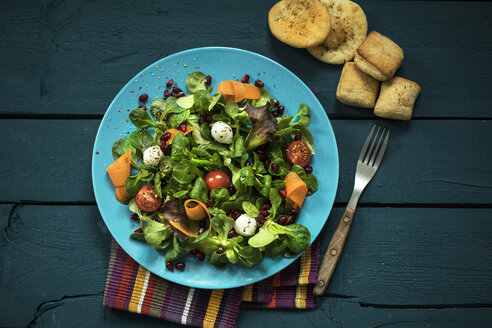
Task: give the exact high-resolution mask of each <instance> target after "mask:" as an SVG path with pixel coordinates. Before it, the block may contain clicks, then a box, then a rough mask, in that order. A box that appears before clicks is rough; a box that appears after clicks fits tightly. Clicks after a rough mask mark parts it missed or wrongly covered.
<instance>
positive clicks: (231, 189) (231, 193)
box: [227, 186, 236, 196]
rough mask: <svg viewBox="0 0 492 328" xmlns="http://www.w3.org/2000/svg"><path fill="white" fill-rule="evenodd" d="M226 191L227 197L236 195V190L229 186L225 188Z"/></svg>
mask: <svg viewBox="0 0 492 328" xmlns="http://www.w3.org/2000/svg"><path fill="white" fill-rule="evenodd" d="M227 191H228V192H229V195H231V196H232V195H234V194H235V193H236V188H234V187H232V186H231V187H229V188H227Z"/></svg>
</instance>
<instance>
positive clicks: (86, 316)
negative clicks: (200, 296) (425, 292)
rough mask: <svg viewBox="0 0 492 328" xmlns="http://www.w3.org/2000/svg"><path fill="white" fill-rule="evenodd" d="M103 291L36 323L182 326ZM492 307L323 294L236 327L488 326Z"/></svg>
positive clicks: (58, 306) (64, 304) (244, 318)
mask: <svg viewBox="0 0 492 328" xmlns="http://www.w3.org/2000/svg"><path fill="white" fill-rule="evenodd" d="M101 304H102V296H89V297H77V298H70V299H65V300H63V301H60V302H54V303H51V304H47V305H46V306H44V307H42V308H41V313H42V314H41V316H40V317H39V319H38V320H37V321H36V325H35V327H55V326H61V327H67V326H73V327H80V326H88V327H140V326H142V327H143V326H145V327H185V326H183V325H180V324H176V323H171V322H169V321H165V320H162V319H157V318H153V317H149V316H146V315H139V314H135V313H130V312H125V311H120V310H114V309H108V308H103V307H102V306H101ZM491 320H492V309H491V308H447V309H380V308H368V307H361V306H360V304H359V303H358V302H357V300H353V299H339V298H324V299H321V300H320V301H319V302H318V308H317V309H316V310H309V311H306V310H296V311H292V310H285V309H284V310H280V309H265V310H253V309H241V310H240V312H239V317H238V321H237V327H264V328H270V327H272V328H273V327H283V326H286V327H333V328H341V327H343V328H359V327H374V328H376V327H395V328H419V327H446V328H454V327H477V328H479V327H484V328H485V327H489V326H490V321H491Z"/></svg>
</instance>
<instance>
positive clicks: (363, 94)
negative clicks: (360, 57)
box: [336, 62, 381, 108]
mask: <svg viewBox="0 0 492 328" xmlns="http://www.w3.org/2000/svg"><path fill="white" fill-rule="evenodd" d="M380 83H381V82H379V81H378V80H376V79H373V78H372V77H371V76H369V75H367V74H365V73H363V72H361V71H360V70H359V69H358V68H357V67H356V66H355V64H354V63H353V62H348V63H345V65H343V69H342V75H341V76H340V81H339V82H338V87H337V95H336V97H337V99H338V100H339V101H341V102H342V103H344V104H346V105H349V106H355V107H364V108H374V105H375V104H376V99H377V98H378V92H379V85H380Z"/></svg>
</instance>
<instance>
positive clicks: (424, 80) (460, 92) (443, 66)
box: [0, 0, 492, 118]
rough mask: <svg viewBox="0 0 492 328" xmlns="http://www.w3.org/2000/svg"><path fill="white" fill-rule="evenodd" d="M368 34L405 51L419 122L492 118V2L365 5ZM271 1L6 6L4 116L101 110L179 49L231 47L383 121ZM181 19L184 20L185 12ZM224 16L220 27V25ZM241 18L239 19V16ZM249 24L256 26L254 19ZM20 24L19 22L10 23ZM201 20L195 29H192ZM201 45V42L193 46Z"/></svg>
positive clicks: (349, 112)
mask: <svg viewBox="0 0 492 328" xmlns="http://www.w3.org/2000/svg"><path fill="white" fill-rule="evenodd" d="M360 4H361V6H362V7H363V9H364V10H365V12H366V14H367V18H368V22H369V30H378V31H380V32H381V33H383V34H386V35H388V36H389V37H391V38H393V39H394V40H395V41H396V42H397V43H398V44H399V45H400V46H401V47H402V48H403V49H404V50H405V53H406V58H405V60H404V63H403V66H402V68H401V69H400V71H399V72H398V74H400V75H402V76H404V77H407V78H409V79H412V80H415V81H417V82H418V83H419V84H420V85H421V86H422V93H421V95H420V97H419V99H418V101H417V104H416V108H415V115H414V117H481V118H483V117H488V118H490V111H489V108H490V105H491V104H492V95H491V93H490V92H489V90H488V86H489V80H488V77H489V76H490V74H491V73H492V34H490V33H481V32H480V31H487V30H488V28H489V23H490V17H489V14H488V13H489V12H490V11H491V9H492V3H490V2H466V1H453V2H445V1H425V2H417V3H416V2H414V1H391V2H389V1H360ZM271 6H272V2H268V1H260V2H258V3H257V4H255V5H254V6H251V5H249V4H248V3H247V2H235V3H234V5H228V6H224V5H223V2H221V1H207V2H198V3H197V2H196V1H191V0H186V1H177V2H174V3H172V4H166V5H165V6H164V5H162V4H161V3H160V2H158V1H155V2H150V3H146V4H142V5H135V4H133V3H131V2H125V3H121V2H116V1H115V2H104V3H102V2H97V1H96V2H88V1H76V2H73V1H68V2H62V3H58V2H55V3H53V2H49V1H48V0H44V1H34V0H31V1H27V2H26V1H24V2H22V3H18V2H17V1H13V0H10V1H2V2H1V3H0V13H1V14H0V26H1V27H2V38H1V39H0V57H1V58H2V60H3V65H2V66H1V67H0V75H1V76H6V77H7V76H8V77H9V78H8V79H3V80H2V81H0V97H2V99H8V100H9V101H8V102H6V104H5V105H4V106H3V107H2V109H1V110H0V113H3V114H19V113H33V114H99V115H100V114H103V113H104V112H105V110H106V108H107V106H108V105H109V104H110V102H111V101H112V99H113V97H114V96H115V95H116V93H117V92H118V91H119V90H120V89H121V88H122V87H123V85H124V84H126V82H127V81H128V80H129V79H130V78H131V77H132V76H134V75H135V74H136V73H137V72H138V71H140V70H141V69H143V68H144V67H146V66H148V65H149V64H151V63H153V62H154V61H156V60H157V59H159V58H162V57H165V56H166V55H168V54H172V53H175V52H177V51H181V50H185V49H189V48H194V47H202V46H210V45H224V46H230V47H238V48H243V49H247V50H251V51H254V52H257V53H260V54H262V55H265V56H267V57H270V58H272V59H273V60H276V61H278V62H279V63H281V64H282V65H284V66H286V67H287V68H288V69H290V70H292V71H293V72H294V73H295V74H297V75H298V76H299V77H300V78H301V79H302V80H303V81H305V82H306V83H307V84H308V85H309V86H310V87H311V88H315V89H317V90H318V91H319V95H318V96H319V98H320V100H321V102H322V104H323V105H324V107H325V109H326V111H327V113H328V114H329V115H332V116H337V117H369V118H370V117H373V115H372V113H371V111H370V110H366V109H354V108H349V107H347V106H344V105H342V104H340V103H338V102H337V101H336V100H335V91H336V85H337V83H338V78H339V75H340V66H331V65H328V64H324V63H321V62H319V61H317V60H316V59H314V58H313V57H311V55H309V54H308V53H307V52H306V51H305V50H303V49H295V48H291V47H288V46H286V45H284V44H282V43H280V42H279V41H278V40H276V39H275V38H274V37H273V36H272V35H271V34H270V32H269V29H268V26H267V19H266V16H267V12H268V10H269V8H270V7H271ZM178 13H179V14H178ZM217 13H220V17H221V20H220V25H221V26H223V27H224V28H219V29H218V28H216V24H217V23H216V21H215V20H214V19H211V17H215V16H216V15H217ZM238 13H241V14H240V15H239V14H238ZM246 17H247V19H246ZM13 21H15V22H16V23H15V24H12V23H11V22H13ZM189 22H193V23H189ZM191 40H192V41H191Z"/></svg>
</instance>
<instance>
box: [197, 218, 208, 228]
mask: <svg viewBox="0 0 492 328" xmlns="http://www.w3.org/2000/svg"><path fill="white" fill-rule="evenodd" d="M198 225H199V226H200V228H203V227H206V226H207V221H205V220H201V221H200V222H199V223H198Z"/></svg>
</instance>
